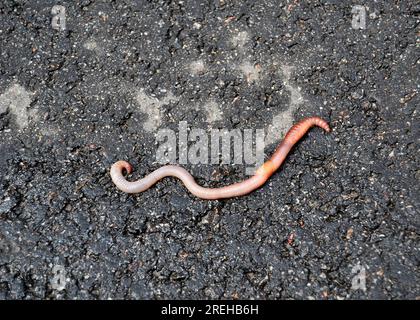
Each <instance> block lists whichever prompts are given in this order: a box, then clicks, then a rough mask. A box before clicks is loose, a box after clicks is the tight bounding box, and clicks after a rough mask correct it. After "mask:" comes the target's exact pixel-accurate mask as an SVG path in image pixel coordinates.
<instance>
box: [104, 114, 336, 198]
mask: <svg viewBox="0 0 420 320" xmlns="http://www.w3.org/2000/svg"><path fill="white" fill-rule="evenodd" d="M313 126H318V127H321V128H322V129H324V130H325V131H327V132H330V127H329V126H328V123H327V122H325V121H324V120H322V119H321V118H319V117H311V118H306V119H303V120H302V121H300V122H298V123H297V124H295V125H294V126H293V127H292V128H290V130H289V131H288V132H287V134H286V136H285V137H284V139H283V141H282V142H281V143H280V144H279V145H278V147H277V149H276V151H275V152H274V153H273V155H272V156H271V158H270V160H268V161H266V162H265V163H264V164H263V165H262V166H261V167H260V168H258V169H257V171H256V173H255V175H253V176H252V177H251V178H248V179H246V180H244V181H241V182H238V183H234V184H231V185H228V186H225V187H221V188H204V187H201V186H199V185H198V184H197V183H196V182H195V180H194V178H193V176H192V175H191V174H190V173H188V171H187V170H185V169H184V168H182V167H179V166H174V165H166V166H163V167H161V168H159V169H157V170H155V171H153V172H152V173H150V174H148V175H147V176H145V177H144V178H143V179H140V180H137V181H134V182H130V181H127V180H126V179H125V177H124V176H123V170H124V169H125V171H127V173H128V174H129V173H131V171H132V167H131V165H130V164H129V163H128V162H126V161H117V162H116V163H114V164H113V165H112V167H111V179H112V181H113V182H114V184H115V185H116V186H117V188H118V189H120V190H121V191H124V192H127V193H138V192H143V191H145V190H147V189H149V188H150V187H151V186H153V185H154V184H155V183H156V182H157V181H159V180H160V179H162V178H164V177H168V176H172V177H177V178H179V179H180V180H181V181H182V182H183V183H184V185H185V187H186V188H187V189H188V190H189V191H190V192H191V193H192V194H193V195H195V196H197V197H199V198H202V199H209V200H215V199H223V198H232V197H238V196H242V195H245V194H248V193H250V192H252V191H254V190H255V189H257V188H259V187H260V186H262V185H263V184H264V183H265V182H266V181H267V180H268V178H270V176H271V175H272V174H273V173H274V172H275V171H276V170H277V169H278V168H279V167H280V166H281V164H282V163H283V161H284V159H286V156H287V154H288V153H289V151H290V150H291V149H292V147H293V146H294V145H295V144H296V143H297V142H298V141H299V140H300V139H301V138H302V137H303V136H304V135H305V133H306V132H307V131H308V130H309V129H310V128H311V127H313Z"/></svg>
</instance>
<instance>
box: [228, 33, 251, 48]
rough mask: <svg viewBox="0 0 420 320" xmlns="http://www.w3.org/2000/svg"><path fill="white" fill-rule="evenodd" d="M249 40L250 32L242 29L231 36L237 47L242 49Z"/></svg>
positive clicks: (233, 43)
mask: <svg viewBox="0 0 420 320" xmlns="http://www.w3.org/2000/svg"><path fill="white" fill-rule="evenodd" d="M248 41H249V34H248V32H246V31H241V32H238V33H237V34H235V35H234V36H233V37H232V38H231V43H232V45H233V46H234V47H235V48H238V49H240V50H242V49H243V48H244V47H245V44H246V43H247V42H248Z"/></svg>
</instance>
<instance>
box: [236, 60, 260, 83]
mask: <svg viewBox="0 0 420 320" xmlns="http://www.w3.org/2000/svg"><path fill="white" fill-rule="evenodd" d="M238 69H239V70H240V71H241V72H242V73H243V75H244V77H245V79H246V81H247V82H248V83H252V82H258V80H259V79H260V72H261V65H260V64H258V63H257V64H253V63H251V62H249V61H243V62H242V63H241V64H240V65H239V66H238Z"/></svg>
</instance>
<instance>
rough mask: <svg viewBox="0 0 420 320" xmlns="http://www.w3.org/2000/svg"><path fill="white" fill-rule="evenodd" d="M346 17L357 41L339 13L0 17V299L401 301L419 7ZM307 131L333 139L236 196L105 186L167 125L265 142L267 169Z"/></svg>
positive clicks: (21, 4) (410, 212)
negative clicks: (314, 120) (288, 136)
mask: <svg viewBox="0 0 420 320" xmlns="http://www.w3.org/2000/svg"><path fill="white" fill-rule="evenodd" d="M361 2H363V3H362V4H363V5H365V7H364V8H365V10H366V26H365V29H360V28H357V27H356V28H354V27H352V19H353V15H354V14H355V13H352V5H357V4H359V3H356V2H354V1H333V0H330V1H311V4H307V3H306V2H302V1H278V2H277V1H268V0H262V1H253V0H251V1H228V0H219V1H195V0H194V1H193V0H190V1H189V0H184V1H154V2H152V3H151V2H147V1H134V0H133V1H129V0H125V1H93V0H86V1H72V2H71V3H70V2H69V3H65V2H63V1H61V2H60V1H21V0H17V1H11V0H4V1H1V2H0V298H1V299H46V298H47V299H64V298H69V299H92V298H93V299H95V298H99V299H122V298H124V299H164V298H172V299H181V298H197V299H210V298H211V299H245V298H252V299H357V298H362V299H373V298H374V299H418V298H419V297H420V290H419V287H420V285H419V284H420V281H419V222H420V221H419V205H420V204H419V194H418V187H419V178H420V174H419V157H418V146H419V145H418V140H419V115H418V108H417V107H418V104H419V81H418V80H419V79H418V78H419V77H418V75H419V43H420V40H419V13H420V6H419V5H418V4H417V5H416V1H411V0H410V1H361ZM57 4H64V6H65V8H66V12H65V15H66V21H65V22H66V25H65V29H64V30H61V31H59V30H55V29H53V28H52V26H51V19H52V17H53V14H52V13H51V8H52V7H53V6H54V5H57ZM313 115H318V116H321V117H323V118H325V119H326V120H327V121H328V122H329V123H330V125H331V127H332V132H331V133H330V134H325V133H324V132H322V130H320V129H319V128H315V129H312V130H311V131H310V132H309V134H308V135H307V136H306V137H305V138H304V139H303V140H302V141H301V142H300V143H299V144H298V145H297V146H296V148H295V149H294V150H293V152H292V153H291V154H290V155H289V157H288V158H287V161H286V163H285V164H284V165H283V166H282V168H281V169H280V170H279V171H278V172H277V173H275V174H274V175H273V176H272V178H271V179H270V181H269V182H268V183H267V184H266V185H265V186H263V187H262V188H261V189H259V190H257V191H255V192H254V193H252V194H250V195H248V196H245V197H242V198H235V199H228V200H223V201H205V200H200V199H197V198H195V197H194V196H192V195H190V194H189V193H188V192H187V191H186V189H185V188H184V187H183V186H182V184H181V183H180V181H178V180H176V179H174V178H167V179H165V180H163V181H161V182H159V183H158V184H157V185H155V186H154V187H152V188H151V189H149V190H148V191H146V192H144V193H142V194H138V195H126V194H123V193H122V192H120V191H118V190H117V189H116V188H115V186H114V185H113V183H112V181H111V179H110V176H109V168H110V166H111V164H112V163H114V162H115V161H117V160H120V159H124V160H127V161H129V162H131V163H132V164H133V166H134V169H135V171H134V173H133V174H132V175H131V177H130V178H131V179H137V178H139V177H142V176H144V175H145V174H147V173H149V172H151V171H152V170H153V169H156V168H158V167H160V166H161V164H159V163H156V161H155V155H156V149H157V146H158V145H157V143H156V139H155V134H156V132H157V130H158V129H160V128H171V129H173V130H176V129H177V127H178V123H179V122H180V121H187V122H188V124H189V125H190V126H192V127H196V128H203V129H205V130H209V129H210V128H225V129H229V130H230V129H235V128H236V129H245V128H264V129H266V130H267V132H268V133H267V134H268V137H267V141H268V143H269V144H267V145H266V148H265V152H266V155H267V156H268V155H270V154H271V153H272V152H273V150H274V148H275V145H276V142H278V141H279V140H280V139H281V137H282V135H283V134H284V131H285V129H286V128H288V127H290V126H291V125H292V124H293V123H294V122H296V121H297V120H299V119H302V118H303V117H305V116H313ZM184 167H186V168H187V169H188V170H189V171H191V172H192V174H193V175H194V176H195V177H196V178H197V181H198V182H199V183H200V184H201V185H205V186H212V187H215V186H223V185H227V184H230V183H233V182H236V181H239V180H242V179H243V178H244V166H243V165H242V166H241V165H221V166H217V165H210V164H208V165H192V164H186V165H184Z"/></svg>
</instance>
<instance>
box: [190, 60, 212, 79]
mask: <svg viewBox="0 0 420 320" xmlns="http://www.w3.org/2000/svg"><path fill="white" fill-rule="evenodd" d="M188 69H189V70H190V72H191V73H192V74H193V75H195V76H198V75H201V74H204V73H205V72H206V71H207V68H206V65H205V64H204V61H203V60H201V59H200V60H196V61H193V62H191V63H190V65H189V66H188Z"/></svg>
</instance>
